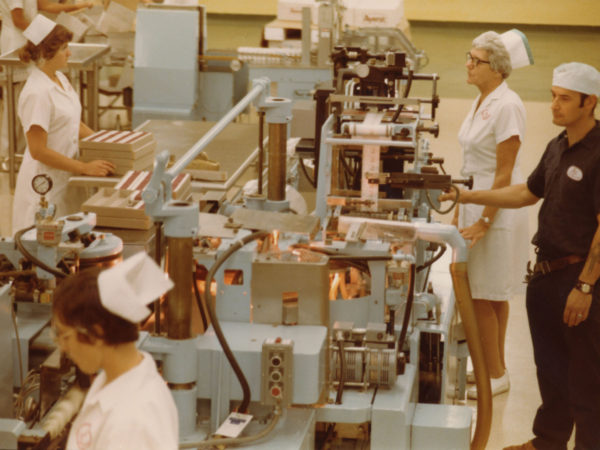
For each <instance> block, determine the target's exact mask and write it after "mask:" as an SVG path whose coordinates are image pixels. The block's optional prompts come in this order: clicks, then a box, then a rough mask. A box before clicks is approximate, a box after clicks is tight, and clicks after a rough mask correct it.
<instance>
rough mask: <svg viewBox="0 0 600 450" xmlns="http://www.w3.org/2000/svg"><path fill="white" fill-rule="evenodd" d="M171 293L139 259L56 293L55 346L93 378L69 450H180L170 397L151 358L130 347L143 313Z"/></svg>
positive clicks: (88, 273) (84, 275) (84, 276)
mask: <svg viewBox="0 0 600 450" xmlns="http://www.w3.org/2000/svg"><path fill="white" fill-rule="evenodd" d="M172 286H173V284H172V283H171V281H170V280H168V279H167V278H166V276H165V274H164V272H162V271H161V270H160V269H159V268H158V266H156V264H155V263H154V262H153V261H152V259H151V258H150V257H149V256H147V255H146V254H144V253H143V252H141V253H138V254H137V255H134V256H132V257H130V258H128V259H127V260H125V261H124V262H122V263H120V264H119V265H117V266H114V267H112V268H110V269H106V270H104V271H101V269H100V268H92V269H86V270H84V271H81V272H79V273H77V274H74V275H70V276H68V277H67V278H65V279H64V280H63V281H62V282H61V283H60V284H59V285H58V287H57V288H56V290H55V293H54V301H53V304H52V327H53V331H54V335H55V341H56V344H57V345H58V347H59V348H60V350H61V352H63V353H64V354H66V355H67V356H68V357H69V358H70V359H71V360H72V361H73V362H74V363H75V364H76V365H77V367H78V368H79V369H80V370H81V371H82V372H83V373H84V374H86V375H89V376H91V377H92V378H93V382H92V384H91V386H90V388H89V390H88V392H87V394H86V397H85V400H84V402H83V405H82V407H81V410H80V411H79V413H78V415H77V417H76V418H75V421H74V422H73V425H72V426H71V430H70V432H69V437H68V441H67V446H66V448H67V450H84V449H85V450H105V449H124V450H125V449H127V450H130V449H145V450H150V449H155V450H175V449H177V448H178V446H179V435H178V429H179V428H178V416H177V409H176V407H175V403H174V401H173V397H172V395H171V393H170V391H169V389H168V387H167V384H166V382H165V380H164V379H163V378H162V377H161V376H160V374H159V373H158V371H157V368H156V363H155V361H154V359H153V358H152V356H150V354H148V353H146V352H144V351H141V350H139V349H138V348H137V346H136V342H137V341H138V337H139V332H138V329H139V327H138V324H139V322H140V321H141V320H143V319H144V318H146V317H147V316H148V315H149V314H150V310H149V309H148V308H147V307H146V305H147V304H148V303H150V302H151V301H152V300H154V299H156V298H158V297H160V296H161V295H162V294H163V293H164V292H165V291H167V290H168V289H170V287H172Z"/></svg>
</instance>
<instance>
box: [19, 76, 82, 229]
mask: <svg viewBox="0 0 600 450" xmlns="http://www.w3.org/2000/svg"><path fill="white" fill-rule="evenodd" d="M56 75H57V77H58V78H59V80H60V82H61V84H62V86H63V88H61V87H60V86H58V85H57V84H56V83H54V82H53V81H52V80H51V79H50V78H49V77H48V76H47V75H46V74H45V73H44V72H42V71H41V70H40V69H38V68H37V67H34V68H33V69H32V70H31V75H30V76H29V78H28V79H27V82H26V83H25V86H24V87H23V92H21V96H20V98H19V106H18V113H19V118H20V119H21V123H22V124H23V130H24V132H25V133H27V131H28V130H29V129H30V128H31V127H32V126H33V125H38V126H40V127H41V128H43V129H44V130H45V131H46V132H47V133H48V141H47V146H48V148H51V149H52V150H55V151H57V152H59V153H62V154H63V155H65V156H67V157H69V158H77V157H78V155H79V125H80V123H81V103H79V97H78V96H77V93H76V92H75V90H74V89H73V87H72V86H71V84H70V83H69V81H68V80H67V78H66V77H65V76H64V75H63V74H62V73H60V72H56ZM40 173H45V174H47V175H49V176H50V178H52V189H51V190H50V192H49V193H48V194H47V195H46V199H47V200H48V201H49V202H50V203H53V204H55V205H56V217H60V216H63V215H66V214H71V213H73V212H76V211H77V210H78V209H79V208H80V207H81V202H82V201H83V196H82V190H81V189H78V188H67V184H68V181H69V176H70V175H71V174H70V173H69V172H67V171H64V170H59V169H54V168H52V167H49V166H47V165H46V164H43V163H41V162H39V161H37V160H35V159H33V158H32V157H31V154H30V152H29V147H27V148H26V149H25V153H24V155H23V162H22V164H21V168H20V169H19V174H18V176H17V185H16V188H15V197H14V201H13V228H12V230H13V233H16V232H17V231H18V230H20V229H22V228H25V227H28V226H30V225H33V222H34V218H35V211H36V210H37V209H38V204H39V199H40V196H39V195H38V194H36V193H35V192H34V190H33V189H32V187H31V180H32V178H33V177H34V176H35V175H37V174H40Z"/></svg>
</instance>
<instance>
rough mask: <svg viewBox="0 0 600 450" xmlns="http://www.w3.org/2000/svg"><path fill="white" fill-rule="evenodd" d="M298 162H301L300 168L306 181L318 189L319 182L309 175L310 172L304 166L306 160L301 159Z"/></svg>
mask: <svg viewBox="0 0 600 450" xmlns="http://www.w3.org/2000/svg"><path fill="white" fill-rule="evenodd" d="M298 161H299V162H300V168H301V169H302V173H303V174H304V176H305V177H306V179H307V180H308V182H309V183H310V185H311V186H312V187H314V188H316V187H317V180H315V179H314V178H311V177H310V175H309V174H308V170H307V169H306V166H305V165H304V159H302V158H299V159H298Z"/></svg>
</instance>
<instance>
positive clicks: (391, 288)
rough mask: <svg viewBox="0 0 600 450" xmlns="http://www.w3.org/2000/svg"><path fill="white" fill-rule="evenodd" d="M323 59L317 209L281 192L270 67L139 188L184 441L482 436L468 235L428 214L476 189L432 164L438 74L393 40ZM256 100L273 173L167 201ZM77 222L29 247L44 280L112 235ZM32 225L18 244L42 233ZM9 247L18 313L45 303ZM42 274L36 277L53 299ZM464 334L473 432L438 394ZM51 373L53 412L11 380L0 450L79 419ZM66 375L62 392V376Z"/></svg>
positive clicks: (486, 409)
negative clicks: (441, 264)
mask: <svg viewBox="0 0 600 450" xmlns="http://www.w3.org/2000/svg"><path fill="white" fill-rule="evenodd" d="M334 61H335V62H336V64H335V70H334V77H333V78H334V83H333V85H332V86H331V88H330V89H329V92H328V93H327V94H326V95H323V98H324V101H323V102H322V103H321V104H319V105H318V108H322V110H321V114H318V116H319V117H322V118H323V119H322V120H321V121H320V123H319V124H318V129H319V131H320V137H319V138H318V143H319V145H318V149H319V151H318V156H317V159H318V171H317V173H316V175H315V176H316V178H317V181H318V183H317V199H316V208H315V211H314V213H313V214H311V215H299V214H294V213H293V212H291V211H290V205H289V202H288V199H287V198H286V194H285V186H286V178H287V167H286V161H287V153H286V141H287V126H288V123H289V121H290V119H291V102H290V101H289V100H288V99H285V98H279V97H269V96H268V92H269V90H270V83H269V80H267V79H259V80H255V81H254V83H253V87H252V89H251V90H250V91H249V93H248V94H247V95H246V96H245V97H244V98H243V99H242V100H241V101H240V102H239V103H238V104H236V106H235V107H234V108H233V109H232V110H231V111H230V112H229V113H228V114H226V115H225V116H224V117H223V118H222V119H221V120H220V121H219V122H217V123H216V124H215V125H214V126H213V128H211V129H210V130H209V131H208V132H207V133H206V134H205V135H204V136H203V137H202V138H201V139H200V140H199V141H198V142H197V143H196V144H194V145H193V146H192V148H190V149H189V151H188V152H186V153H185V154H184V155H183V156H182V157H180V158H179V159H178V160H177V161H176V162H175V164H174V165H172V166H171V167H170V168H167V162H168V160H169V154H168V152H163V153H161V154H160V155H159V156H158V157H157V160H156V163H155V167H154V171H153V175H152V179H151V180H150V183H149V184H148V186H147V188H146V189H145V190H144V192H143V194H142V198H143V200H144V202H145V207H146V212H147V214H148V215H150V216H151V217H152V218H153V220H154V221H155V222H156V223H158V224H160V230H161V233H162V234H164V251H163V250H161V251H160V252H158V253H157V256H160V255H162V254H164V255H165V256H164V261H162V258H161V262H163V263H164V266H165V268H166V270H167V271H168V273H169V276H170V277H171V279H172V280H173V281H174V282H175V288H174V289H173V291H171V292H170V293H169V294H168V296H167V298H166V299H165V301H164V302H162V303H161V302H158V303H157V304H156V305H155V308H154V313H153V315H152V316H151V321H150V322H149V324H150V323H151V325H148V324H147V326H146V330H147V332H145V333H143V335H142V337H141V339H140V342H139V346H140V348H142V349H144V350H146V351H148V352H150V353H151V354H152V355H153V356H154V357H155V359H156V360H157V362H158V363H159V365H160V367H161V370H162V373H163V376H164V378H165V380H166V382H168V385H169V387H170V389H171V392H172V394H173V397H174V399H175V402H176V405H177V407H178V412H179V424H180V448H222V447H228V446H231V445H236V446H240V447H242V448H257V449H258V448H261V449H269V448H271V449H283V448H285V449H312V448H324V447H328V448H337V447H342V446H344V448H348V445H354V446H356V448H363V447H364V446H367V445H368V446H370V448H372V449H389V448H394V449H435V448H440V449H441V448H456V449H461V448H465V449H466V448H477V449H483V448H484V447H485V444H486V442H487V437H488V434H489V429H490V423H491V391H490V385H489V378H488V376H487V371H486V368H485V364H484V363H483V358H482V348H481V344H480V342H479V338H478V332H477V324H476V322H475V320H474V314H473V309H472V304H471V297H470V291H469V285H468V280H467V275H466V262H465V261H466V245H465V242H464V240H463V239H462V237H461V236H460V234H459V233H458V231H457V230H456V228H455V227H453V226H450V225H443V224H440V223H436V222H435V221H434V220H433V216H432V211H434V210H438V211H439V209H440V207H439V204H438V203H437V201H436V198H437V196H438V193H439V192H440V191H441V190H443V189H452V188H453V186H454V185H455V184H457V183H464V184H468V183H469V180H456V179H452V178H451V176H449V175H447V174H445V173H444V172H443V165H442V164H443V161H442V160H440V159H439V158H435V156H434V155H433V153H432V152H431V151H430V147H429V143H428V140H427V138H426V135H427V134H432V135H434V136H435V135H436V134H437V132H438V127H437V125H436V124H435V123H434V120H435V108H436V107H437V104H438V101H439V100H438V98H437V93H436V82H437V76H436V75H427V74H419V73H416V72H415V71H414V70H413V69H412V68H411V67H410V66H408V65H407V64H406V55H405V54H404V53H402V52H389V53H384V54H378V53H370V52H368V51H362V50H360V49H356V48H338V49H336V53H335V54H334ZM417 82H420V83H429V84H430V85H431V92H432V94H431V96H430V97H427V98H416V97H411V96H410V89H411V85H412V84H413V83H417ZM251 103H254V105H255V107H256V109H257V110H258V111H259V112H260V117H261V123H260V126H261V127H262V126H263V123H262V122H263V120H264V121H265V122H266V123H267V126H268V139H266V149H262V148H261V151H260V152H259V153H260V155H259V158H258V160H259V161H260V164H259V167H258V171H259V173H260V174H262V173H263V167H267V168H268V171H267V178H266V179H265V180H262V179H261V180H260V181H259V186H261V187H262V186H263V185H266V189H264V190H262V189H261V190H259V193H257V194H253V195H250V196H246V197H245V198H243V199H242V200H241V201H237V202H223V203H222V204H221V205H220V207H219V209H218V212H217V213H214V214H204V213H202V214H200V213H199V210H198V205H197V204H194V203H191V202H185V201H181V200H173V199H171V197H170V195H171V194H170V190H169V189H165V186H170V181H171V180H172V179H173V178H174V177H175V176H177V175H178V174H179V173H180V172H181V170H183V168H185V166H186V165H187V164H188V163H189V162H190V161H191V160H193V159H194V157H195V156H196V155H197V154H198V153H199V152H201V151H202V149H203V148H204V147H205V146H206V145H207V144H208V143H209V142H210V141H211V140H212V139H213V138H214V137H215V136H216V135H217V134H218V133H220V132H221V131H222V130H223V129H224V128H225V126H226V125H227V124H228V123H229V122H231V121H232V120H233V119H234V118H235V117H236V116H237V115H238V114H239V113H240V112H241V111H243V110H245V109H246V108H247V107H248V105H250V104H251ZM261 147H262V146H261ZM264 150H267V156H266V157H264V158H263V157H262V154H263V153H264ZM263 192H264V194H263ZM49 217H50V218H51V214H49ZM78 217H79V219H78V220H79V221H74V223H84V224H86V226H85V227H83V228H81V229H80V228H78V226H79V225H77V226H75V225H73V226H70V225H69V224H70V223H71V219H70V218H66V219H64V223H65V224H67V225H65V226H66V228H65V229H63V231H62V232H61V233H60V238H58V235H57V238H56V239H57V240H56V243H55V244H52V245H53V246H54V250H52V252H51V255H50V256H47V255H46V256H44V255H45V253H46V252H48V251H47V250H46V249H45V247H44V246H45V245H46V244H44V243H43V242H39V240H38V242H37V244H35V245H34V246H36V248H37V250H36V251H37V253H38V257H37V258H34V260H33V264H35V265H37V266H38V268H40V267H41V269H39V270H38V272H39V271H40V270H41V271H43V270H46V271H48V269H52V270H54V271H60V272H62V274H64V273H65V272H66V271H67V270H69V271H73V270H78V265H77V264H75V263H73V262H72V261H81V260H83V259H84V258H83V256H82V255H84V253H85V251H86V250H84V249H88V248H90V247H92V246H93V245H94V242H98V241H99V240H102V239H108V238H107V237H106V236H103V237H102V239H100V238H99V237H96V239H94V240H93V242H92V243H90V244H88V246H87V247H86V246H85V242H87V241H86V240H85V239H84V238H83V237H84V236H86V235H87V234H89V233H92V232H93V231H92V230H91V225H93V217H92V216H78ZM42 222H43V221H42V220H41V219H40V221H39V223H38V227H37V230H36V231H34V230H30V231H27V233H30V234H29V235H27V234H23V235H21V236H19V238H20V239H22V240H23V239H25V240H30V241H33V240H34V237H36V238H39V237H40V236H45V233H44V232H43V229H42V228H40V225H41V223H42ZM59 222H60V221H59ZM81 226H83V225H81ZM75 229H76V230H77V233H75ZM71 241H74V242H75V243H74V244H73V245H75V246H78V247H77V251H75V252H74V254H77V256H73V257H72V258H71V260H72V261H67V262H69V264H66V265H65V258H62V257H59V256H60V254H61V252H63V251H65V252H66V249H65V250H63V247H65V246H66V245H67V243H68V242H71ZM53 242H54V241H53ZM159 242H163V241H162V240H159ZM2 245H3V246H2V247H0V249H2V250H1V251H0V253H4V254H6V255H9V256H8V260H9V261H10V262H11V264H12V267H11V268H10V269H7V270H4V271H3V272H2V273H0V276H2V279H3V280H6V282H7V284H6V285H5V286H4V287H3V288H0V289H1V290H0V294H2V295H3V299H4V302H5V305H6V306H7V307H8V309H9V310H11V308H10V306H11V305H15V304H16V305H18V306H17V311H18V310H20V308H21V303H30V304H32V305H36V304H38V303H40V304H41V303H42V302H40V301H39V298H41V296H37V294H36V295H34V296H32V298H23V299H22V298H20V297H19V296H17V295H16V285H17V283H16V280H18V279H19V277H22V276H24V272H26V271H27V270H29V269H28V264H31V261H32V259H31V255H29V256H28V255H27V253H32V249H30V250H29V251H28V252H23V248H21V247H22V246H23V245H21V246H20V247H18V248H17V249H16V250H15V248H14V244H13V242H12V240H8V239H6V240H4V241H3V242H2ZM448 247H449V250H450V251H451V253H452V256H451V264H450V268H449V271H446V270H442V271H438V272H437V273H438V275H436V277H433V276H432V275H431V273H432V272H431V270H432V266H434V264H435V263H436V261H437V260H439V258H440V257H441V256H442V254H443V253H444V251H446V249H447V248H448ZM109 249H110V250H109ZM42 257H43V258H42ZM118 257H119V242H118V241H114V242H113V243H112V244H110V245H107V248H106V250H105V251H104V253H102V255H101V256H98V257H96V258H100V259H101V260H104V259H105V260H106V261H107V263H112V262H113V261H116V260H118ZM36 259H37V260H41V259H44V261H45V263H44V265H45V266H47V267H46V268H44V266H39V264H38V262H40V261H35V260H36ZM42 262H43V261H42ZM49 266H57V267H58V268H52V267H49ZM15 272H19V275H18V276H15ZM50 273H52V271H50ZM42 274H43V272H39V273H37V274H36V275H35V276H36V277H37V278H43V277H42ZM30 275H31V276H32V277H33V273H31V274H30ZM61 276H62V275H60V274H58V273H54V277H59V278H60V277H61ZM51 278H52V277H51ZM434 278H435V279H434ZM440 281H441V282H440ZM52 283H53V282H49V283H46V285H47V286H46V289H47V291H48V299H50V298H51V292H52V286H53V284H52ZM457 313H458V314H457ZM196 319H197V321H195V320H196ZM17 329H18V327H17ZM17 341H18V340H17ZM12 342H13V341H11V342H10V343H9V344H7V345H6V347H8V348H12V347H13V345H12ZM465 342H466V344H465ZM5 344H6V342H5ZM465 345H466V346H468V348H469V353H470V354H471V356H472V358H473V361H474V368H475V374H476V378H477V386H478V389H479V393H480V395H478V414H477V423H476V426H475V430H474V433H472V410H471V408H469V407H467V406H464V405H456V404H449V400H448V399H449V398H451V397H456V396H460V395H461V393H462V395H464V386H463V387H462V389H461V386H460V383H458V384H456V385H455V387H450V386H451V385H450V384H449V379H450V378H451V371H452V370H451V368H452V366H453V364H455V365H456V362H454V363H453V362H452V361H451V356H452V355H453V354H454V355H455V356H457V355H458V356H459V354H460V351H459V348H460V347H461V346H462V347H465ZM21 350H23V351H27V349H26V348H25V349H21ZM23 351H20V352H18V353H19V354H21V353H23ZM12 360H14V357H13V358H12ZM58 367H63V364H58ZM456 367H457V369H456V370H459V369H460V368H461V364H460V363H458V365H457V366H456ZM62 370H63V372H60V371H59V370H58V369H57V372H55V376H54V378H53V380H54V383H50V384H44V387H45V386H53V387H52V389H54V392H56V393H57V395H56V396H55V398H58V401H57V402H56V403H55V404H54V406H53V407H52V410H50V408H49V407H48V408H46V409H45V410H40V409H39V408H38V409H36V407H37V405H38V404H39V400H37V399H38V398H42V397H43V393H42V390H43V389H42V388H39V389H38V392H40V394H39V396H37V397H36V395H31V394H30V393H28V392H24V391H23V390H21V391H18V392H19V394H18V397H19V399H20V400H19V401H20V403H21V404H25V403H27V402H28V400H27V398H32V400H29V405H30V409H31V412H30V413H29V415H27V414H20V415H19V416H18V417H15V416H14V415H12V416H10V417H9V416H8V415H7V416H6V418H5V419H2V420H0V427H1V428H0V441H1V444H2V447H6V448H17V447H18V448H42V447H40V446H42V444H43V443H44V442H48V441H50V440H53V439H54V440H56V439H60V436H61V434H60V433H61V431H56V429H55V425H54V424H55V423H56V422H61V424H64V423H68V421H69V418H68V415H69V414H71V415H72V414H73V413H74V412H75V411H76V408H72V407H65V406H62V407H61V405H65V404H66V405H72V404H73V403H74V401H73V400H72V395H73V394H71V395H70V396H69V395H66V394H65V392H67V391H66V389H67V388H66V387H65V381H64V380H65V377H64V376H63V375H62V374H63V373H67V369H64V368H63V369H62ZM56 373H59V374H61V376H59V375H56ZM21 378H24V377H21ZM69 380H70V383H71V384H69V386H70V385H72V382H73V376H71V378H69ZM459 381H460V380H459ZM15 386H17V387H18V386H19V385H18V384H15ZM48 389H50V388H48ZM33 390H34V389H33ZM461 391H462V392H461ZM69 392H71V391H69ZM55 410H59V411H61V413H57V414H62V415H60V417H61V420H54V421H52V424H53V426H52V427H51V426H49V425H48V421H45V420H44V415H45V413H46V412H47V411H50V412H52V411H55ZM65 410H68V412H69V414H67V413H66V412H65ZM63 416H64V417H63ZM242 425H247V426H246V427H245V428H243V426H242ZM236 427H237V428H236ZM231 428H236V430H234V431H231ZM242 428H243V429H242Z"/></svg>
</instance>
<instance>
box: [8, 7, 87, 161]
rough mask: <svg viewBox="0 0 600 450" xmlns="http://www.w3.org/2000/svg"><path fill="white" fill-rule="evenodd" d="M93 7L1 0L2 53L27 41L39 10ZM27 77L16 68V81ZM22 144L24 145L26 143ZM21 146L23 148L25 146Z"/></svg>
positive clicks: (68, 9) (55, 10) (15, 48)
mask: <svg viewBox="0 0 600 450" xmlns="http://www.w3.org/2000/svg"><path fill="white" fill-rule="evenodd" d="M91 7H92V3H91V2H84V3H78V4H68V5H67V4H62V3H57V2H51V1H50V0H0V16H2V31H1V33H0V54H5V53H10V52H12V51H14V50H17V49H19V48H21V47H23V46H24V45H25V44H26V43H27V39H26V38H25V37H24V36H23V31H24V30H25V29H26V28H27V27H28V26H29V24H30V23H31V21H32V20H33V18H34V17H35V16H36V15H37V13H38V11H45V12H49V13H54V14H58V13H60V12H63V11H64V12H71V11H78V10H80V9H83V8H91ZM26 78H27V71H26V70H16V71H15V72H14V73H13V80H14V81H15V82H18V81H25V79H26ZM17 96H18V94H17ZM6 107H7V105H6V102H3V108H4V114H3V116H2V132H1V136H0V140H1V142H0V160H1V159H3V158H6V157H7V156H8V136H7V134H8V119H7V110H6ZM17 135H18V136H19V135H20V133H17ZM21 138H22V135H21ZM22 145H23V146H24V144H22ZM20 148H21V149H22V148H23V147H20Z"/></svg>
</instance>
